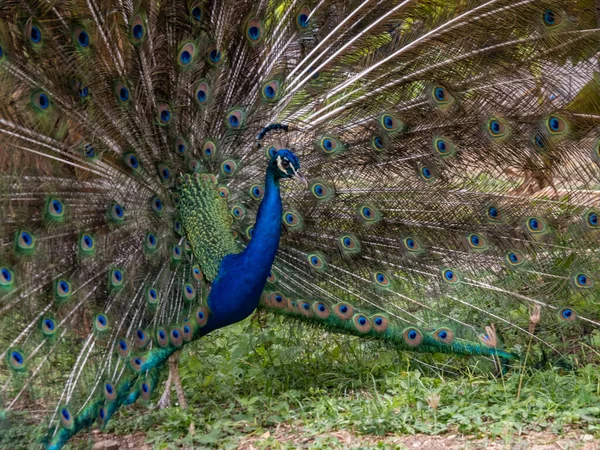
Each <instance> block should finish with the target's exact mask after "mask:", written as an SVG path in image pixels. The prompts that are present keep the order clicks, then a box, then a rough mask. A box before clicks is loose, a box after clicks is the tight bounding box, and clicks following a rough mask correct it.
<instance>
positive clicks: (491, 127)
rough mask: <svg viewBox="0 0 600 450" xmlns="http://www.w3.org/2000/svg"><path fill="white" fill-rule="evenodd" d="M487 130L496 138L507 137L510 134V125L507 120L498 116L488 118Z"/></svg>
mask: <svg viewBox="0 0 600 450" xmlns="http://www.w3.org/2000/svg"><path fill="white" fill-rule="evenodd" d="M487 130H488V133H489V134H490V136H491V137H492V138H494V139H498V138H502V137H505V136H506V135H507V134H508V127H507V125H506V124H505V122H504V121H503V120H502V119H500V118H496V117H493V118H491V119H490V120H488V123H487Z"/></svg>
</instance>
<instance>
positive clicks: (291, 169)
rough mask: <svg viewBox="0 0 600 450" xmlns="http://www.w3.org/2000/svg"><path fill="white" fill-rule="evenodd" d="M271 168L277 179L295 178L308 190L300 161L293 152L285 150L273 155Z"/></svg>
mask: <svg viewBox="0 0 600 450" xmlns="http://www.w3.org/2000/svg"><path fill="white" fill-rule="evenodd" d="M269 167H270V168H271V169H273V170H274V171H275V178H276V179H278V180H279V179H281V178H295V179H296V180H298V181H299V182H300V183H302V184H303V185H304V187H306V188H308V182H307V181H306V178H304V175H302V173H301V172H300V160H299V159H298V157H297V156H296V155H295V154H294V152H292V151H291V150H288V149H287V148H284V149H281V150H278V151H277V152H275V153H273V156H272V158H271V162H270V163H269Z"/></svg>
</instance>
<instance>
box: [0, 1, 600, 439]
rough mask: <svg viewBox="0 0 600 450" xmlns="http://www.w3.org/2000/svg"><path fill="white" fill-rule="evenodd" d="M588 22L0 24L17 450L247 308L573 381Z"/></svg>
mask: <svg viewBox="0 0 600 450" xmlns="http://www.w3.org/2000/svg"><path fill="white" fill-rule="evenodd" d="M596 8H597V2H595V1H594V0H562V1H558V0H318V1H317V0H260V1H250V0H197V1H194V0H173V1H160V0H158V1H157V0H135V1H132V0H61V1H43V0H4V1H2V2H1V3H0V217H1V224H0V243H1V245H0V411H2V416H3V417H10V415H11V414H12V413H13V412H14V411H22V410H33V409H36V410H40V409H42V410H44V411H45V412H46V413H47V414H46V415H44V416H43V418H40V419H39V423H40V425H43V426H44V428H45V429H47V430H48V431H47V433H46V434H44V435H43V436H35V437H32V438H31V439H32V440H31V442H30V443H26V444H29V445H31V446H32V448H34V447H35V446H36V445H37V446H40V445H44V446H45V447H46V448H47V449H52V450H58V449H60V448H62V447H63V446H64V445H65V444H66V443H67V442H68V441H69V439H70V438H72V437H73V436H74V435H75V434H77V433H78V432H80V431H81V430H84V429H88V428H90V427H92V426H100V427H102V426H104V425H105V424H106V423H107V422H108V421H109V420H110V418H111V417H112V416H113V415H114V414H115V412H116V411H117V410H119V408H122V407H125V406H126V405H129V404H132V403H134V402H136V401H138V400H140V401H143V400H148V399H150V398H151V397H152V395H153V394H155V391H156V390H157V389H156V388H157V385H158V383H159V380H160V376H161V373H162V372H163V371H164V370H168V363H167V361H168V360H169V358H171V357H172V356H173V355H175V354H176V353H177V352H178V351H180V350H181V349H182V348H183V347H184V346H185V345H186V344H188V343H190V342H193V341H198V340H199V339H201V338H202V339H210V336H207V335H209V334H210V333H211V332H212V331H215V330H217V329H221V328H224V327H227V326H229V325H231V324H233V323H236V322H239V321H241V320H243V319H244V318H246V317H248V316H250V315H251V314H252V313H253V312H254V311H255V310H256V309H257V308H261V309H264V310H266V311H268V312H270V313H271V314H272V315H277V316H281V317H283V318H284V319H282V320H288V319H289V320H290V321H296V322H302V323H306V324H308V325H311V326H315V327H322V328H323V329H324V330H327V331H328V332H331V333H334V332H339V333H345V334H350V335H355V336H357V337H359V338H364V339H370V340H376V341H381V342H382V343H384V344H385V345H390V346H393V347H396V348H398V349H399V350H401V351H403V352H411V353H412V354H415V355H417V356H418V354H419V353H424V354H442V355H447V356H445V357H446V358H448V357H455V356H462V357H464V360H465V362H466V364H476V363H477V361H479V360H481V359H486V360H490V361H493V362H494V364H496V366H497V368H498V370H502V371H506V370H511V367H515V366H520V365H523V364H525V365H527V364H529V365H533V364H536V363H539V362H540V361H545V362H546V363H550V364H556V363H557V362H558V361H563V364H575V363H577V362H582V361H583V362H585V361H592V360H593V358H594V357H595V356H597V355H598V350H597V342H598V338H600V295H599V292H600V291H599V290H598V289H599V288H598V286H599V285H600V280H598V277H599V269H598V268H599V267H600V265H599V263H600V253H599V247H598V243H599V237H600V231H599V230H600V221H599V214H600V189H599V186H600V185H599V183H600V170H599V164H600V140H599V138H600V135H599V131H600V63H599V60H598V55H599V53H598V52H599V50H600V33H599V31H600V28H599V24H600V12H599V11H598V10H597V9H596ZM225 332H226V331H225ZM205 336H207V337H205ZM326 338H327V334H325V335H324V339H326ZM526 347H527V351H525V348H526ZM442 357H443V356H442ZM46 427H47V428H46Z"/></svg>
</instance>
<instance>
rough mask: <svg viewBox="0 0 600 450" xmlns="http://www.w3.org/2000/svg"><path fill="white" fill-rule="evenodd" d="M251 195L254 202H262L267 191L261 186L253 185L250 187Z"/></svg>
mask: <svg viewBox="0 0 600 450" xmlns="http://www.w3.org/2000/svg"><path fill="white" fill-rule="evenodd" d="M249 194H250V197H252V198H253V199H254V200H261V199H262V198H263V196H264V195H265V189H264V187H262V186H261V185H258V184H253V185H252V186H250V190H249Z"/></svg>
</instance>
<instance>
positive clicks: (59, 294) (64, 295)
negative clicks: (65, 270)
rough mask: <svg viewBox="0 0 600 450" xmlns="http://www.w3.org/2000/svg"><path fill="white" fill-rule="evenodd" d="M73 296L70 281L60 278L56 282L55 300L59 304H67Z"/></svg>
mask: <svg viewBox="0 0 600 450" xmlns="http://www.w3.org/2000/svg"><path fill="white" fill-rule="evenodd" d="M72 295H73V288H72V287H71V283H70V282H69V280H67V279H64V278H59V279H57V280H55V281H54V298H55V299H56V300H57V301H58V302H65V301H67V300H69V299H70V298H71V296H72Z"/></svg>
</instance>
